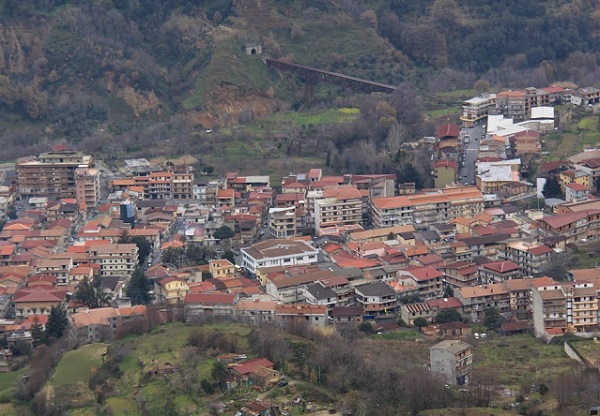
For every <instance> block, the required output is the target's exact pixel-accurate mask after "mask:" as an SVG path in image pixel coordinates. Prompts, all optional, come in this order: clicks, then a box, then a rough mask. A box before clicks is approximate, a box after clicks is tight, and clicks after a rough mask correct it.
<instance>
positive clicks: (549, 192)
mask: <svg viewBox="0 0 600 416" xmlns="http://www.w3.org/2000/svg"><path fill="white" fill-rule="evenodd" d="M542 194H543V195H544V197H545V198H562V189H561V188H560V183H559V182H558V179H557V178H556V176H551V177H550V178H548V179H546V183H545V184H544V189H543V190H542Z"/></svg>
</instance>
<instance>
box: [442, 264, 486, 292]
mask: <svg viewBox="0 0 600 416" xmlns="http://www.w3.org/2000/svg"><path fill="white" fill-rule="evenodd" d="M438 270H439V271H440V272H442V273H443V274H444V284H445V285H446V286H449V287H451V288H452V289H455V288H458V287H467V286H474V285H475V284H476V283H477V265H476V264H475V263H471V262H469V261H458V262H455V263H450V264H447V265H445V266H442V267H440V268H438Z"/></svg>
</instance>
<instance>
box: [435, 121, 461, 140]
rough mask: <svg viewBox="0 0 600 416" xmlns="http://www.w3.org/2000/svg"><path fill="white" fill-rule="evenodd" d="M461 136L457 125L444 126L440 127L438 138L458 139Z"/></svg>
mask: <svg viewBox="0 0 600 416" xmlns="http://www.w3.org/2000/svg"><path fill="white" fill-rule="evenodd" d="M459 135H460V127H459V126H458V125H456V124H444V125H441V126H440V127H438V129H437V137H438V139H441V138H442V137H458V136H459Z"/></svg>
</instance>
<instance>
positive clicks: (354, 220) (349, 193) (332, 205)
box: [314, 185, 363, 230]
mask: <svg viewBox="0 0 600 416" xmlns="http://www.w3.org/2000/svg"><path fill="white" fill-rule="evenodd" d="M362 205H363V203H362V195H361V193H360V192H359V190H358V189H356V187H355V186H351V185H344V186H336V187H331V188H325V189H324V190H323V192H322V194H321V196H320V197H318V198H315V200H314V213H315V229H316V230H321V229H322V228H327V227H333V226H339V225H342V226H345V225H353V224H362V220H363V214H362Z"/></svg>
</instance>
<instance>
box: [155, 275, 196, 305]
mask: <svg viewBox="0 0 600 416" xmlns="http://www.w3.org/2000/svg"><path fill="white" fill-rule="evenodd" d="M189 291H190V288H189V287H188V285H187V283H186V282H185V280H183V279H177V278H174V277H165V278H164V279H161V280H159V281H156V282H155V283H154V292H155V295H156V298H157V300H158V301H159V302H168V303H177V302H179V301H183V298H184V297H185V295H187V294H188V292H189Z"/></svg>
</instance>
